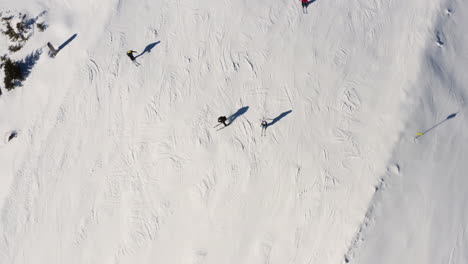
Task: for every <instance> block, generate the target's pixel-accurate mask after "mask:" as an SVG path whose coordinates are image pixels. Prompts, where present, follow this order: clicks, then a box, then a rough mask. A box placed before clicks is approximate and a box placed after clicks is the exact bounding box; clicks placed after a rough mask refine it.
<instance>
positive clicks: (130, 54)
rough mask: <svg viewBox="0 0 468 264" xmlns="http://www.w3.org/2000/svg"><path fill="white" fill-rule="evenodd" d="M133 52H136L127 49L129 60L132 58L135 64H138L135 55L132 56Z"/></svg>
mask: <svg viewBox="0 0 468 264" xmlns="http://www.w3.org/2000/svg"><path fill="white" fill-rule="evenodd" d="M133 53H138V52H136V51H134V50H129V51H127V56H128V57H129V58H130V60H132V62H133V63H135V65H137V66H138V65H140V64H139V63H138V62H137V61H136V60H135V57H134V56H133Z"/></svg>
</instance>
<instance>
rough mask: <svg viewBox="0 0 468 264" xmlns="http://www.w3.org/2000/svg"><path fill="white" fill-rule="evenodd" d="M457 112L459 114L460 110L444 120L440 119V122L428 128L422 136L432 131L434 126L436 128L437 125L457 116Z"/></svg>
mask: <svg viewBox="0 0 468 264" xmlns="http://www.w3.org/2000/svg"><path fill="white" fill-rule="evenodd" d="M457 114H458V112H456V113H453V114H451V115H449V116H447V117H446V118H445V119H444V120H442V121H440V122H439V123H437V124H435V125H433V126H432V127H431V128H428V129H426V131H424V132H422V133H421V135H420V136H423V135H425V134H427V133H429V132H430V131H431V130H433V129H434V128H436V127H438V126H440V125H442V124H443V123H445V122H446V121H448V120H450V119H452V118H454V117H456V116H457ZM420 136H418V137H420Z"/></svg>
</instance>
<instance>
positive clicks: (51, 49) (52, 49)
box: [47, 42, 59, 57]
mask: <svg viewBox="0 0 468 264" xmlns="http://www.w3.org/2000/svg"><path fill="white" fill-rule="evenodd" d="M47 47H49V56H50V57H55V55H57V53H58V52H59V51H58V50H56V49H55V48H54V46H52V44H51V43H50V42H47Z"/></svg>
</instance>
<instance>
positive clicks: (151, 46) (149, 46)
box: [135, 41, 161, 59]
mask: <svg viewBox="0 0 468 264" xmlns="http://www.w3.org/2000/svg"><path fill="white" fill-rule="evenodd" d="M160 42H161V41H156V42H153V43H151V44H148V46H146V47H145V49H144V50H143V52H142V53H140V54H138V55H137V56H135V59H136V58H138V57H140V56H143V54H145V53H150V52H151V50H152V49H153V48H154V47H155V46H156V45H158V44H159V43H160Z"/></svg>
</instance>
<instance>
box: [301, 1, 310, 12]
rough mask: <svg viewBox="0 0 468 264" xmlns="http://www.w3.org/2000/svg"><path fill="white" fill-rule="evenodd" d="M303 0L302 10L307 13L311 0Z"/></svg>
mask: <svg viewBox="0 0 468 264" xmlns="http://www.w3.org/2000/svg"><path fill="white" fill-rule="evenodd" d="M301 2H302V12H304V14H307V6H309V0H301Z"/></svg>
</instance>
